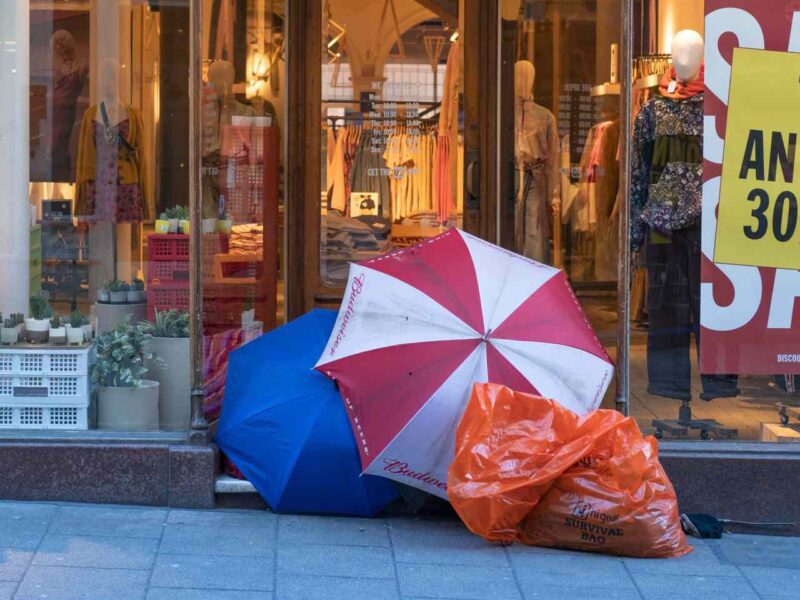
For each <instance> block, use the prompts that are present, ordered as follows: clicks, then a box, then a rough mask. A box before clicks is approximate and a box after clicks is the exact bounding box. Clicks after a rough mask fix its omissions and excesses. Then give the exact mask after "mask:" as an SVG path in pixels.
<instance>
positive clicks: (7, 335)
mask: <svg viewBox="0 0 800 600" xmlns="http://www.w3.org/2000/svg"><path fill="white" fill-rule="evenodd" d="M2 316H3V315H0V317H2ZM2 325H3V326H2V328H0V343H1V344H16V343H17V341H18V340H19V331H18V330H17V324H16V323H15V322H14V319H13V318H12V317H8V318H7V319H3V323H2Z"/></svg>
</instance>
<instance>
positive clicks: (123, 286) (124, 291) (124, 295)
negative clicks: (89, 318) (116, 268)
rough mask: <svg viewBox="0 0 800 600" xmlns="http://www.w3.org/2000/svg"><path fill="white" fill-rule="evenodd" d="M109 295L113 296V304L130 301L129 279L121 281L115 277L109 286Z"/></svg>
mask: <svg viewBox="0 0 800 600" xmlns="http://www.w3.org/2000/svg"><path fill="white" fill-rule="evenodd" d="M106 287H107V288H108V292H109V295H110V296H111V303H112V304H122V303H124V302H127V301H128V290H130V289H131V286H130V284H129V283H128V282H127V281H120V280H118V279H115V280H114V281H112V282H111V283H109V284H108V285H107V286H106Z"/></svg>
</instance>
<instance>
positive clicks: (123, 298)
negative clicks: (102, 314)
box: [109, 292, 128, 304]
mask: <svg viewBox="0 0 800 600" xmlns="http://www.w3.org/2000/svg"><path fill="white" fill-rule="evenodd" d="M109 294H110V295H111V303H112V304H122V303H123V302H127V301H128V292H109Z"/></svg>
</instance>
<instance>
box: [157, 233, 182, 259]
mask: <svg viewBox="0 0 800 600" xmlns="http://www.w3.org/2000/svg"><path fill="white" fill-rule="evenodd" d="M147 257H148V259H149V260H151V261H155V260H178V261H188V260H189V236H188V235H185V234H182V233H151V234H150V235H148V236H147Z"/></svg>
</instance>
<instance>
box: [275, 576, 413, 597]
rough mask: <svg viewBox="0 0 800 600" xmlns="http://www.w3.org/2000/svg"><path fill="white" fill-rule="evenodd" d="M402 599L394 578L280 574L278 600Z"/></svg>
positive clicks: (277, 591) (276, 593)
mask: <svg viewBox="0 0 800 600" xmlns="http://www.w3.org/2000/svg"><path fill="white" fill-rule="evenodd" d="M361 598H363V599H364V600H400V595H399V593H398V591H397V581H396V580H395V579H354V578H351V577H317V576H309V575H278V585H277V588H276V590H275V600H356V599H361Z"/></svg>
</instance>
